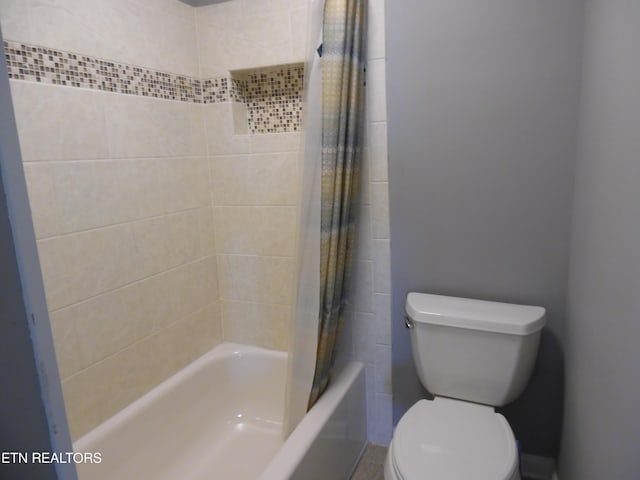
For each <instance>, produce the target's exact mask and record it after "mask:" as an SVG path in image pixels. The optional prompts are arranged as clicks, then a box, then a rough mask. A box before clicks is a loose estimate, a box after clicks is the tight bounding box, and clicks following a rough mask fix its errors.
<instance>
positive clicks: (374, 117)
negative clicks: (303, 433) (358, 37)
mask: <svg viewBox="0 0 640 480" xmlns="http://www.w3.org/2000/svg"><path fill="white" fill-rule="evenodd" d="M384 32H385V29H384V0H369V31H368V45H367V57H368V61H367V100H366V109H367V124H366V125H367V127H366V145H367V148H366V154H365V158H364V168H363V170H362V175H363V179H362V201H361V206H360V224H359V231H358V247H357V248H358V250H357V256H358V259H357V263H356V268H355V271H354V281H353V296H352V298H353V301H352V306H351V309H350V310H351V312H350V313H351V324H350V326H351V331H348V332H347V335H350V337H351V339H350V340H351V341H350V344H351V351H352V357H353V358H355V359H357V360H360V361H362V362H364V363H365V365H366V380H367V426H368V429H369V440H370V441H371V442H372V443H375V444H379V445H388V443H389V441H390V439H391V429H392V410H391V408H392V407H391V289H390V283H391V279H390V278H391V277H390V265H389V247H390V235H389V193H388V192H389V184H388V175H387V171H388V168H387V167H388V164H387V109H386V94H385V42H384V39H385V35H384Z"/></svg>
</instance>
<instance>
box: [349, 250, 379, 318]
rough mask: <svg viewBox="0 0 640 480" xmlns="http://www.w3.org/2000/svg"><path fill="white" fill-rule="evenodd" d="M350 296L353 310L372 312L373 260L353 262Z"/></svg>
mask: <svg viewBox="0 0 640 480" xmlns="http://www.w3.org/2000/svg"><path fill="white" fill-rule="evenodd" d="M374 254H375V250H374ZM351 298H352V302H351V303H352V305H353V310H354V311H355V312H365V313H372V312H373V262H370V261H368V260H359V261H355V262H354V265H353V277H352V281H351Z"/></svg>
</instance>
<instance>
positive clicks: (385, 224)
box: [371, 182, 390, 238]
mask: <svg viewBox="0 0 640 480" xmlns="http://www.w3.org/2000/svg"><path fill="white" fill-rule="evenodd" d="M371 233H372V235H373V238H389V237H390V232H389V184H388V183H387V182H380V183H372V184H371Z"/></svg>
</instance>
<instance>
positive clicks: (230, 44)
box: [0, 0, 391, 443]
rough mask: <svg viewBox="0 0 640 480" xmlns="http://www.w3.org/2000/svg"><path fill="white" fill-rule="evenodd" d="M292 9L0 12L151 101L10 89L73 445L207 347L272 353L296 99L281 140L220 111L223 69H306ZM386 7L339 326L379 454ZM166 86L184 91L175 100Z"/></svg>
mask: <svg viewBox="0 0 640 480" xmlns="http://www.w3.org/2000/svg"><path fill="white" fill-rule="evenodd" d="M71 3H73V5H71ZM67 4H69V5H67ZM306 5H307V0H282V1H277V2H272V1H266V0H233V1H230V2H224V3H220V4H217V5H212V6H210V7H203V8H199V9H197V10H194V9H192V8H191V7H187V6H186V5H184V4H182V3H180V2H177V1H174V0H162V1H161V2H157V1H154V2H149V1H146V0H117V1H113V0H111V1H106V0H105V1H92V2H71V0H39V1H37V2H35V1H23V0H0V20H1V21H2V27H3V32H4V35H5V39H8V40H12V41H15V42H19V43H25V44H29V45H39V46H44V47H48V48H50V49H56V50H60V51H63V52H69V53H71V54H80V55H81V54H84V55H87V56H91V57H92V58H94V59H96V61H97V62H100V61H102V60H101V59H107V60H104V62H106V63H113V62H116V63H117V62H121V63H122V64H125V65H128V66H130V67H132V68H131V70H135V69H139V70H141V71H142V72H143V73H145V74H148V75H150V81H149V82H148V83H150V84H151V90H152V91H151V93H149V92H147V93H146V94H145V93H144V92H142V93H141V91H140V90H138V91H137V92H136V93H138V94H139V95H140V94H141V95H151V96H156V97H159V98H148V97H147V98H145V97H144V96H135V95H121V94H118V93H108V92H110V91H116V92H123V93H129V92H127V91H123V90H117V89H115V90H114V89H110V88H103V90H106V91H99V90H95V88H96V86H95V85H85V84H82V85H80V86H82V87H84V88H68V87H61V86H51V85H43V84H41V83H31V82H23V81H19V80H18V81H16V80H13V81H12V94H13V96H14V104H15V108H16V115H17V117H18V123H19V134H20V139H21V144H22V149H23V157H24V161H25V169H26V172H27V181H28V186H29V190H30V196H31V203H32V210H33V214H34V222H35V226H36V232H37V236H38V245H39V252H40V256H41V262H42V266H43V272H44V275H45V282H46V288H47V298H48V302H49V307H50V310H51V319H52V327H53V330H54V335H55V343H56V351H57V355H58V361H59V364H60V369H61V374H62V378H63V387H64V394H65V402H66V404H67V411H68V415H69V418H70V424H71V429H72V434H73V436H74V437H75V438H77V437H78V436H79V435H81V434H82V433H84V432H86V431H88V430H90V429H91V428H92V427H93V426H95V425H96V424H98V423H100V422H101V421H103V420H104V419H106V418H108V417H109V416H111V415H112V414H113V413H115V412H116V411H118V410H120V409H121V408H122V407H123V406H125V405H126V404H128V403H130V402H131V401H132V400H134V399H135V398H137V397H139V396H140V395H141V394H143V393H144V392H146V391H148V390H149V389H150V388H152V387H153V386H154V385H156V384H157V383H159V382H160V381H162V380H163V379H164V378H166V377H167V376H169V375H170V374H171V373H173V372H174V371H176V370H177V369H179V368H180V367H181V366H183V365H184V364H186V363H188V362H189V361H191V360H192V359H193V358H195V357H197V356H198V355H199V354H200V353H201V352H203V351H205V350H207V349H209V348H210V347H211V346H213V345H215V344H216V343H218V342H219V341H221V340H222V339H224V340H228V341H238V342H245V343H254V344H258V345H263V346H266V347H271V348H279V349H286V348H287V345H288V334H289V326H288V321H289V319H290V318H291V312H292V302H293V294H294V293H293V292H294V288H293V287H294V281H295V264H294V253H295V239H296V232H297V213H296V204H297V199H298V195H299V191H298V189H299V184H298V183H299V182H298V180H299V178H298V177H299V172H298V163H299V150H300V142H301V138H300V133H298V129H299V125H298V123H296V120H295V119H294V120H293V121H292V122H291V123H292V124H293V126H289V125H286V126H285V127H284V128H283V127H282V125H283V124H286V123H287V119H288V118H291V116H292V115H293V116H295V115H296V111H295V108H296V107H295V106H293V107H292V105H295V101H294V102H289V103H288V105H289V107H287V108H289V110H286V112H285V113H286V116H285V117H284V118H285V119H284V121H279V123H278V125H279V126H278V127H277V128H273V125H270V124H268V123H264V122H263V123H262V124H261V123H260V121H261V119H260V118H257V122H254V123H253V127H252V126H251V125H252V124H251V115H252V114H256V112H259V111H260V108H254V109H253V110H251V108H249V110H248V109H247V105H246V104H243V103H238V102H234V101H233V100H243V101H246V100H247V99H246V97H245V98H244V99H243V98H241V97H238V96H235V95H234V94H233V91H232V90H233V84H232V80H231V75H230V73H229V72H230V71H232V72H233V76H234V77H235V79H236V80H238V79H246V78H247V75H250V74H251V73H252V72H246V71H245V70H244V69H246V68H248V67H250V68H253V69H255V68H256V67H267V66H270V65H290V64H294V63H296V62H300V61H301V60H303V58H304V53H305V52H304V45H305V40H306V39H305V35H306V32H305V25H306V19H307V9H306ZM65 7H68V8H65ZM383 11H384V8H383V0H370V32H369V39H370V43H369V66H368V82H369V88H368V90H369V92H368V95H369V97H368V116H369V119H368V128H367V134H368V144H369V148H368V155H367V158H366V159H365V169H364V174H365V179H364V182H365V188H364V189H363V199H362V225H361V232H360V233H361V234H360V254H359V261H358V265H357V282H356V284H355V290H356V292H355V298H356V301H355V305H354V314H353V317H354V318H353V329H352V330H353V331H352V332H351V333H352V336H351V337H352V343H353V346H352V353H353V357H355V358H357V359H360V360H362V361H364V362H366V364H367V396H368V415H369V432H370V437H371V439H372V440H373V441H374V442H376V443H386V442H387V441H388V438H389V436H390V431H391V401H390V398H391V397H390V383H391V382H390V354H389V352H390V346H389V344H390V338H389V328H388V326H389V294H388V293H389V288H388V287H389V285H388V284H389V268H388V247H389V240H388V237H389V233H388V214H387V212H388V201H387V194H386V192H387V183H386V181H387V177H386V167H387V165H386V123H385V122H386V114H385V109H384V102H385V100H384V28H383V24H384V18H383ZM167 32H171V34H170V35H167ZM54 63H55V62H54ZM98 66H100V65H98ZM116 67H117V65H116V66H115V67H113V68H116ZM296 69H298V71H299V67H292V68H290V69H289V71H293V72H295V71H296ZM158 71H159V72H171V74H170V76H171V78H172V79H175V81H174V80H171V81H173V82H174V83H171V82H169V84H168V86H167V85H164V84H162V81H164V80H165V77H166V76H167V75H168V74H166V73H160V74H157V73H154V72H158ZM286 71H287V69H284V70H281V72H285V73H284V74H286ZM269 72H270V71H263V72H262V73H264V74H265V75H266V76H267V77H269V74H270V73H269ZM271 72H272V73H273V71H271ZM129 73H130V70H127V69H126V68H125V69H124V70H123V75H125V77H126V75H127V74H129ZM156 74H157V75H158V77H154V75H156ZM136 78H138V77H136ZM157 78H160V83H158V82H157V81H156V80H157ZM120 80H121V81H120V83H119V85H124V87H123V88H125V89H126V88H129V87H128V84H127V79H126V78H125V79H124V80H122V79H120ZM224 82H227V93H226V94H225V93H224V92H222V90H220V89H219V87H221V86H222V85H223V84H224ZM259 83H260V82H254V85H257V84H259ZM175 84H180V85H190V86H191V87H192V90H184V89H182V90H180V89H179V91H178V95H177V96H175V95H174V93H175V91H173V90H172V88H173V87H172V85H175ZM146 86H147V85H146V84H144V85H142V87H140V88H146ZM107 87H109V85H107ZM198 87H199V88H200V92H199V93H198ZM88 88H93V89H94V90H89V89H88ZM158 89H159V90H158ZM216 89H217V90H216ZM154 92H155V93H154ZM158 92H159V93H158ZM167 92H168V93H167ZM180 92H182V93H183V95H182V96H181V95H180ZM185 92H186V93H185ZM190 92H191V93H190ZM198 95H201V96H202V97H201V98H202V100H199V98H198ZM225 95H226V96H225ZM179 100H182V101H179ZM254 100H255V97H254ZM259 100H260V99H259V98H258V101H257V102H255V105H257V106H258V107H264V106H265V105H264V104H260V103H259ZM200 101H204V104H202V103H200ZM212 102H214V103H212ZM247 104H248V105H249V107H251V103H250V102H247ZM262 120H264V119H262ZM298 121H299V120H298ZM260 125H263V129H262V130H261V129H260V128H261V127H260ZM257 132H260V133H257ZM266 132H270V133H269V134H267V135H265V134H262V133H266ZM273 132H280V133H273ZM78 259H80V261H78Z"/></svg>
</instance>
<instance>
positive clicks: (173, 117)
mask: <svg viewBox="0 0 640 480" xmlns="http://www.w3.org/2000/svg"><path fill="white" fill-rule="evenodd" d="M105 95H109V98H108V101H107V102H106V106H105V116H106V124H107V125H106V131H107V138H108V141H109V155H110V157H111V158H135V157H178V156H189V155H191V156H192V155H205V154H206V146H205V139H204V134H203V132H202V116H201V114H202V106H201V105H192V104H190V103H185V102H172V101H168V100H161V99H156V98H148V97H140V96H135V95H121V94H105Z"/></svg>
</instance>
